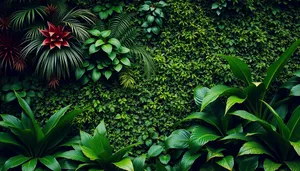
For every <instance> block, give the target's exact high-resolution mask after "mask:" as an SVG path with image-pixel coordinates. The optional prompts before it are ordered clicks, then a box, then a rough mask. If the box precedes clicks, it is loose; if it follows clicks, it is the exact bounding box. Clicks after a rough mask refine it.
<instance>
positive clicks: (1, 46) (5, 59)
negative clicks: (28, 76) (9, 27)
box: [0, 31, 26, 73]
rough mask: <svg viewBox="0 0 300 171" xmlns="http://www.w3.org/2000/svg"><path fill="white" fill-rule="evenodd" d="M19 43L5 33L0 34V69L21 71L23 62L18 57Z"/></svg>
mask: <svg viewBox="0 0 300 171" xmlns="http://www.w3.org/2000/svg"><path fill="white" fill-rule="evenodd" d="M20 51H21V42H20V40H19V38H18V37H16V36H14V35H12V33H9V32H7V31H3V32H1V33H0V69H1V70H2V71H4V73H6V72H7V70H16V71H23V70H24V68H25V65H26V64H25V61H24V59H23V58H21V56H20Z"/></svg>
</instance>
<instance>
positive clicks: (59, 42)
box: [12, 2, 95, 87]
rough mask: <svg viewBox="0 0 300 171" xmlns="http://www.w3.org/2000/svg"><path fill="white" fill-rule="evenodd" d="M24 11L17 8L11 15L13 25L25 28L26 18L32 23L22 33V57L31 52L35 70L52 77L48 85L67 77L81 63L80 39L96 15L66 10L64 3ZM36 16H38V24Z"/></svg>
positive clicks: (86, 34)
mask: <svg viewBox="0 0 300 171" xmlns="http://www.w3.org/2000/svg"><path fill="white" fill-rule="evenodd" d="M25 10H26V12H25V11H24V12H22V11H17V12H16V13H15V14H14V15H13V17H12V18H13V19H12V21H13V22H12V25H13V26H14V27H24V23H25V21H28V24H31V25H33V26H32V27H29V28H28V32H27V33H26V34H25V42H24V44H26V46H25V47H24V48H23V49H22V51H21V53H22V57H23V58H29V57H31V56H32V55H33V57H34V58H33V59H34V60H35V61H36V72H37V73H38V74H40V75H41V76H43V77H44V78H46V79H47V80H48V81H50V80H51V82H50V84H49V85H52V86H53V87H55V86H56V85H57V84H58V82H59V80H60V79H65V78H67V77H69V76H70V72H71V71H72V70H73V69H75V68H76V67H79V66H80V65H81V64H82V50H81V48H80V46H81V43H80V42H81V41H82V40H85V39H87V38H88V37H89V33H88V32H87V30H88V29H87V28H88V26H89V25H91V24H93V23H94V17H95V16H94V15H93V14H92V13H91V12H90V11H88V10H85V9H71V10H68V8H67V6H66V5H65V4H64V3H63V2H57V3H56V4H51V5H48V6H47V7H44V6H41V7H39V8H37V9H25ZM29 14H30V15H29ZM36 16H39V18H40V19H39V20H37V23H36V20H35V18H36ZM33 22H34V23H35V24H32V23H33ZM45 24H47V26H48V28H46V27H45ZM25 27H26V25H25ZM41 45H42V46H41ZM55 47H57V48H55Z"/></svg>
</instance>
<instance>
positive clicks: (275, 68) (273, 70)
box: [264, 39, 300, 89]
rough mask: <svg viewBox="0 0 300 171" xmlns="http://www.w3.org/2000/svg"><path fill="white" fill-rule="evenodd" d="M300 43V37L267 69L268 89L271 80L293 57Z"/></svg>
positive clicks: (266, 81) (265, 81)
mask: <svg viewBox="0 0 300 171" xmlns="http://www.w3.org/2000/svg"><path fill="white" fill-rule="evenodd" d="M299 45H300V39H299V40H297V41H296V42H294V43H293V44H292V45H291V46H290V47H289V48H288V49H287V50H286V51H285V52H284V53H283V54H282V55H281V56H280V57H279V59H278V60H276V61H275V62H274V63H273V64H272V65H271V66H270V67H269V68H268V71H267V76H266V77H265V79H264V83H265V85H266V88H267V89H268V88H269V86H270V84H271V82H272V81H273V80H274V79H275V78H276V77H277V76H278V75H279V73H280V72H281V70H282V68H283V67H284V65H285V64H286V63H287V62H288V60H289V59H290V58H291V56H292V55H293V53H294V52H295V51H296V49H297V48H298V46H299Z"/></svg>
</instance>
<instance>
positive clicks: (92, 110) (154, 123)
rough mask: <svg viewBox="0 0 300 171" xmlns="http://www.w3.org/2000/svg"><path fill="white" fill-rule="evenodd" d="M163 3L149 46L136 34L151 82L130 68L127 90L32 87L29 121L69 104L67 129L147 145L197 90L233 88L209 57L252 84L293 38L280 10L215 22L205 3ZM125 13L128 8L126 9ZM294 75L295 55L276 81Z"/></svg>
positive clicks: (292, 12) (288, 16)
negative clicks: (237, 63) (246, 75)
mask: <svg viewBox="0 0 300 171" xmlns="http://www.w3.org/2000/svg"><path fill="white" fill-rule="evenodd" d="M167 3H168V4H169V5H168V7H166V18H167V19H166V20H165V21H164V26H163V28H162V30H161V31H162V33H161V35H160V36H157V37H153V38H151V39H148V38H146V36H145V35H143V33H141V35H140V38H141V39H142V40H143V41H144V44H146V45H149V47H150V49H151V52H152V54H153V56H154V60H155V63H156V74H155V75H154V76H152V77H151V78H150V79H148V80H145V77H143V76H141V75H142V74H140V73H143V68H142V67H136V68H135V69H134V71H133V73H132V75H134V76H135V81H136V83H137V84H136V85H135V88H134V89H124V88H122V87H120V86H119V85H117V84H116V83H109V84H94V83H92V82H91V83H89V84H88V85H85V86H81V85H80V84H79V83H75V82H68V83H65V84H64V85H61V86H60V87H59V88H58V89H56V90H52V89H48V88H43V87H46V86H45V85H40V86H39V87H38V88H37V89H38V91H40V92H43V94H44V95H43V96H41V97H39V98H34V99H32V101H31V106H32V108H33V110H34V111H35V113H36V114H37V116H36V117H37V118H38V119H39V120H40V121H45V120H46V118H49V116H50V114H52V113H54V111H53V110H55V109H59V108H62V107H63V106H66V105H68V104H72V106H77V107H82V108H85V109H86V111H85V112H83V114H81V115H79V116H78V117H77V118H76V119H75V121H74V122H75V126H74V130H77V129H83V130H86V131H88V132H89V131H91V130H93V128H95V127H96V126H97V124H98V123H100V121H101V120H102V119H104V120H105V122H106V125H107V129H108V132H109V136H110V139H112V140H114V142H113V145H114V146H116V147H118V146H125V145H127V144H130V143H135V142H137V141H144V142H145V144H146V145H148V146H150V145H152V143H154V142H156V141H158V140H162V139H164V135H168V134H169V133H170V132H172V131H173V130H174V129H175V128H174V127H173V126H174V123H175V122H177V121H179V120H180V119H182V118H183V117H185V116H187V115H188V114H190V113H191V112H192V111H198V109H196V106H195V104H194V102H193V100H192V99H193V88H195V87H196V86H197V85H203V86H207V87H211V86H213V85H216V84H226V85H236V84H237V82H236V80H234V79H233V76H232V75H231V74H228V73H230V72H229V65H227V64H226V62H225V61H224V60H222V59H221V58H220V57H217V55H216V54H232V55H237V56H241V57H242V58H243V61H245V62H246V63H247V64H248V65H249V66H250V67H251V70H252V72H253V73H256V75H254V76H253V77H254V78H253V80H254V81H256V82H259V81H262V78H263V76H264V75H263V73H266V69H267V66H269V65H270V64H271V63H272V62H274V60H275V59H276V58H277V57H278V56H279V55H280V54H281V53H282V52H283V50H284V49H285V48H287V47H288V46H289V45H291V44H292V42H294V41H295V40H296V39H297V38H299V37H300V27H299V21H300V15H297V13H299V11H297V8H296V7H295V8H287V7H285V8H281V9H280V10H279V11H278V12H277V13H276V14H275V15H274V13H273V12H272V8H273V7H272V6H269V5H268V4H267V3H266V4H264V5H263V6H257V10H256V11H254V12H251V13H248V12H247V13H230V12H228V13H226V12H225V13H222V15H221V16H217V15H216V14H215V11H213V10H212V9H211V4H209V3H208V2H205V1H200V2H187V1H185V0H177V1H172V0H169V1H167ZM132 9H134V6H129V7H127V10H132ZM229 13H230V14H229ZM297 22H298V23H297ZM299 68H300V58H299V51H297V52H296V53H295V55H294V56H293V57H292V59H291V60H290V62H289V64H288V65H287V67H285V69H284V72H283V73H284V74H282V75H281V76H280V78H279V80H277V81H278V82H282V81H284V80H286V79H288V78H289V77H290V76H291V75H292V73H293V72H294V71H296V70H297V69H299ZM275 85H276V84H275ZM273 89H276V86H275V87H273ZM15 106H16V105H15V104H14V103H12V104H1V106H0V113H13V112H8V111H18V110H19V109H17V108H16V107H15ZM16 113H17V112H16ZM74 133H77V131H74ZM143 149H146V148H141V149H139V150H137V151H136V153H141V152H142V151H144V150H143Z"/></svg>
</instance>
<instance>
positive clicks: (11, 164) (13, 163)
mask: <svg viewBox="0 0 300 171" xmlns="http://www.w3.org/2000/svg"><path fill="white" fill-rule="evenodd" d="M28 160H30V157H25V156H23V155H18V156H14V157H11V158H9V159H8V160H7V161H6V162H5V163H4V165H3V169H2V171H7V170H8V169H11V168H15V167H17V166H20V165H21V164H23V163H25V162H27V161H28Z"/></svg>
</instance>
